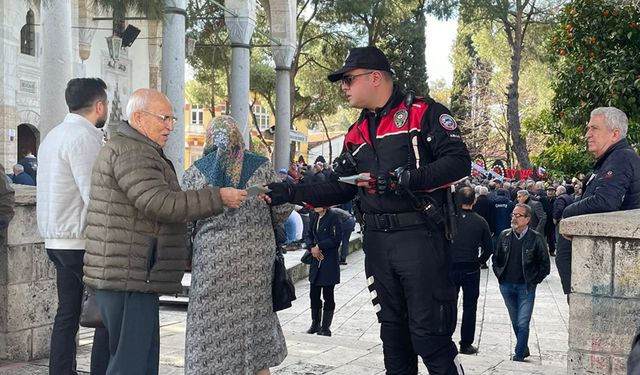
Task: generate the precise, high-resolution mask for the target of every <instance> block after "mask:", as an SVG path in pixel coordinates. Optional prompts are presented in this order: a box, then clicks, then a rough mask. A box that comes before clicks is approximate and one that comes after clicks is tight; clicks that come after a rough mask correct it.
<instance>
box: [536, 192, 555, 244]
mask: <svg viewBox="0 0 640 375" xmlns="http://www.w3.org/2000/svg"><path fill="white" fill-rule="evenodd" d="M545 193H546V194H547V197H546V199H545V200H541V201H540V203H542V206H543V207H544V212H545V213H546V214H547V225H546V226H545V227H544V237H545V238H546V239H547V245H549V255H551V256H555V255H556V223H554V222H553V204H554V203H555V201H556V188H554V187H553V186H549V187H547V189H546V191H545Z"/></svg>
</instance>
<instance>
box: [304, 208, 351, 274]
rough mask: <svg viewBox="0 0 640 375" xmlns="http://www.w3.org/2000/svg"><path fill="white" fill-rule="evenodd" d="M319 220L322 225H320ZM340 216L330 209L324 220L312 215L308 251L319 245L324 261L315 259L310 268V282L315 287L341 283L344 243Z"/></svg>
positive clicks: (307, 240)
mask: <svg viewBox="0 0 640 375" xmlns="http://www.w3.org/2000/svg"><path fill="white" fill-rule="evenodd" d="M318 220H319V221H320V223H319V224H318ZM341 224H342V223H341V222H340V216H339V215H338V214H337V213H335V212H333V209H331V208H329V209H328V210H327V212H326V213H325V214H324V216H323V217H322V218H320V217H319V215H318V214H317V213H315V212H312V213H311V224H310V229H311V230H309V235H308V236H307V239H306V243H307V249H311V248H312V247H314V246H315V245H318V247H319V248H320V251H322V255H324V260H323V261H322V262H320V261H318V260H317V259H316V258H313V259H312V261H311V266H310V268H309V282H310V283H311V284H312V285H315V286H331V285H336V284H339V283H340V256H339V251H340V250H339V248H340V242H341V241H342V225H341Z"/></svg>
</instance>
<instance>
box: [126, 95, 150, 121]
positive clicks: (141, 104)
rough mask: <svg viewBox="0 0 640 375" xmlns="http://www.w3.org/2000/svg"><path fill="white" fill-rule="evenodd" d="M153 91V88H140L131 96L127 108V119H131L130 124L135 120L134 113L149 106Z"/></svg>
mask: <svg viewBox="0 0 640 375" xmlns="http://www.w3.org/2000/svg"><path fill="white" fill-rule="evenodd" d="M151 93H152V91H151V90H138V91H136V92H134V93H133V94H132V95H131V96H130V97H129V101H128V102H127V110H126V115H127V120H129V124H131V123H132V122H133V114H134V113H136V112H140V111H143V110H146V109H147V108H149V101H150V99H151Z"/></svg>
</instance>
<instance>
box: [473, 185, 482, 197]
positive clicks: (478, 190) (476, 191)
mask: <svg viewBox="0 0 640 375" xmlns="http://www.w3.org/2000/svg"><path fill="white" fill-rule="evenodd" d="M481 188H482V185H476V186H475V187H474V188H473V191H474V192H475V193H476V195H479V194H480V189H481Z"/></svg>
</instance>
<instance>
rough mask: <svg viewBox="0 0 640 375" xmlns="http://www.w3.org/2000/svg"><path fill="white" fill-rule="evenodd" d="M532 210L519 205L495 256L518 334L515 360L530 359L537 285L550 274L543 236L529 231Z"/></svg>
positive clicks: (495, 266)
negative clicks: (530, 336)
mask: <svg viewBox="0 0 640 375" xmlns="http://www.w3.org/2000/svg"><path fill="white" fill-rule="evenodd" d="M532 213H533V212H532V210H531V207H529V206H528V205H526V204H523V203H518V204H516V207H515V208H514V209H513V213H512V214H511V229H505V230H504V231H503V232H502V233H500V236H499V237H498V243H497V245H496V247H495V249H494V253H493V272H494V273H495V274H496V277H497V279H498V282H499V283H500V293H501V294H502V297H503V298H504V303H505V305H506V306H507V310H508V311H509V318H511V325H512V326H513V331H514V332H515V334H516V340H517V341H516V348H515V353H514V355H513V357H512V360H514V361H518V362H522V361H524V359H525V358H526V357H528V356H529V348H528V346H527V343H528V342H529V322H530V321H531V315H532V314H533V304H534V301H535V298H536V286H537V285H538V284H540V283H541V282H542V280H544V278H545V277H547V275H548V274H549V253H548V251H547V244H546V242H545V241H544V238H543V237H542V234H540V233H538V232H535V231H532V230H529V222H530V221H531V215H532Z"/></svg>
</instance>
